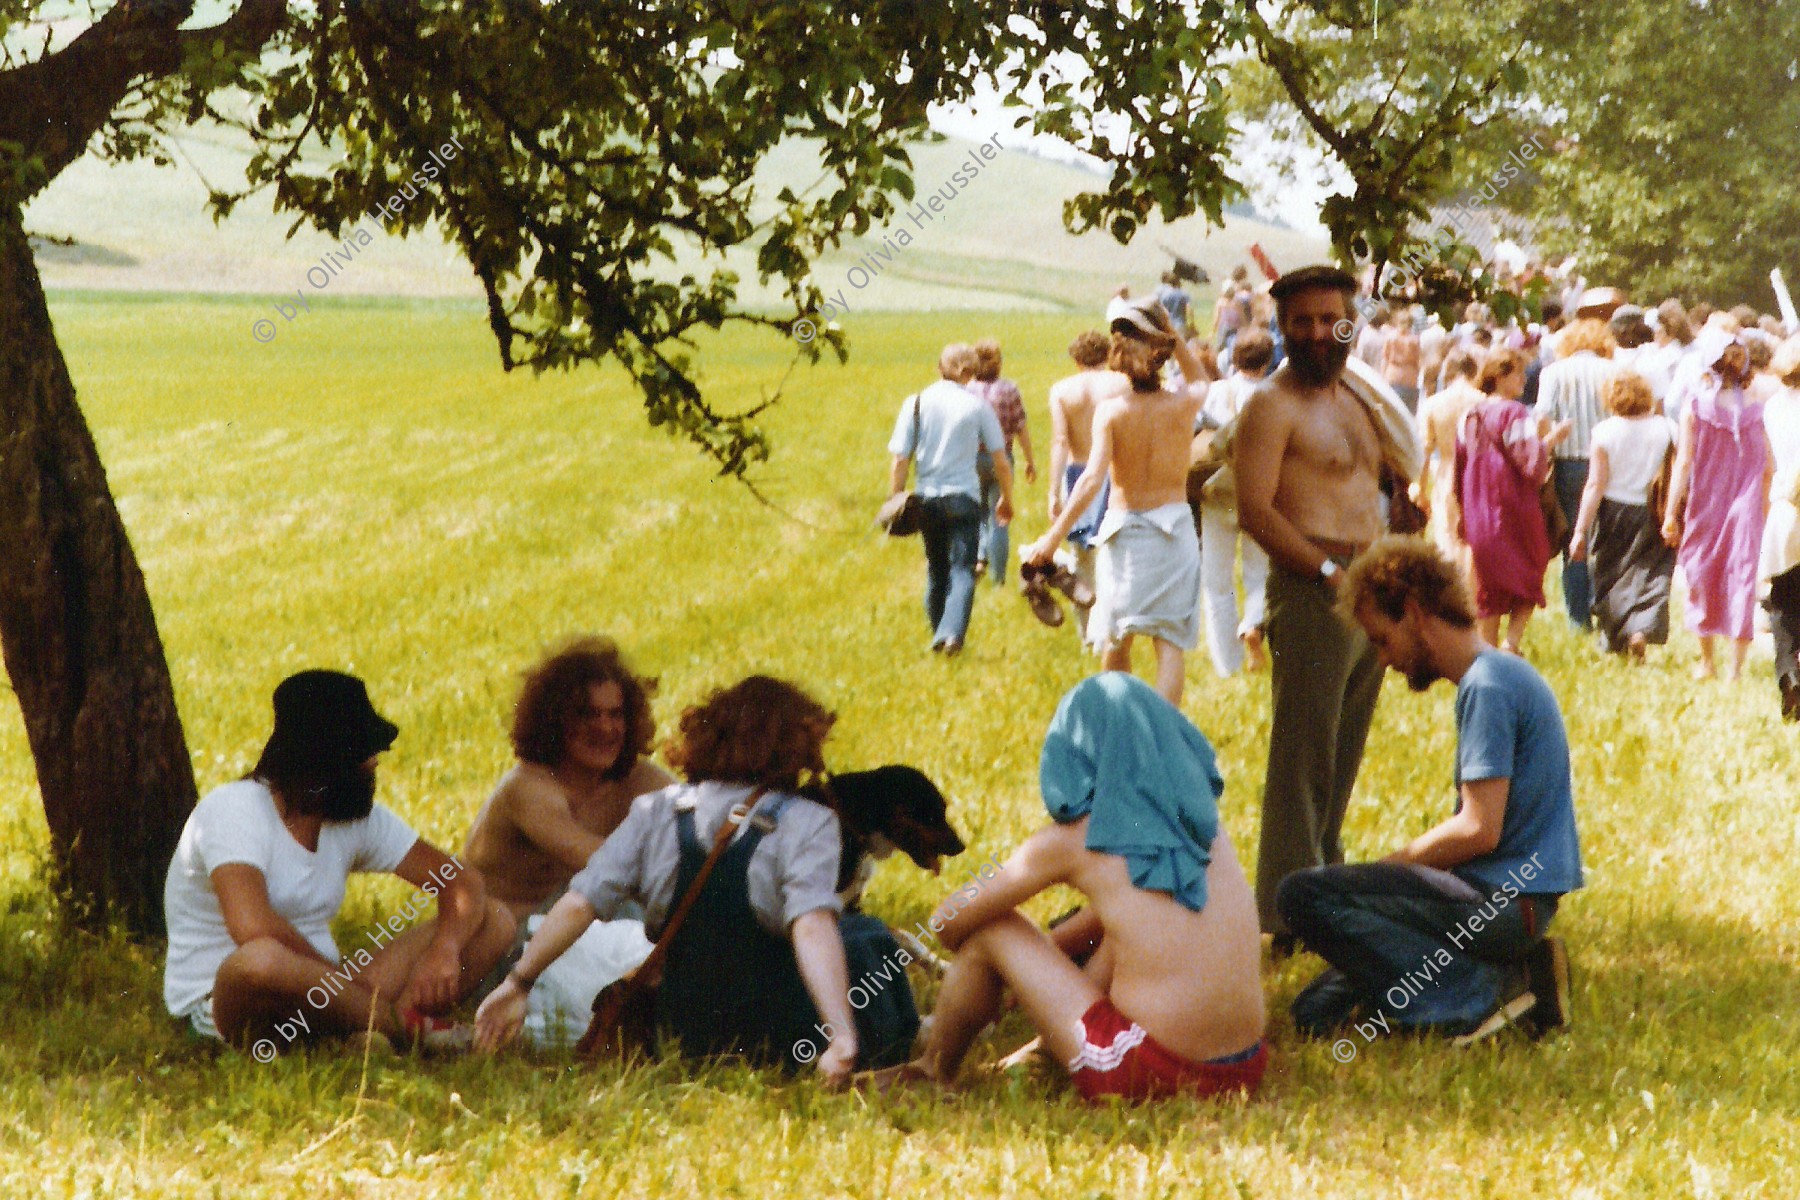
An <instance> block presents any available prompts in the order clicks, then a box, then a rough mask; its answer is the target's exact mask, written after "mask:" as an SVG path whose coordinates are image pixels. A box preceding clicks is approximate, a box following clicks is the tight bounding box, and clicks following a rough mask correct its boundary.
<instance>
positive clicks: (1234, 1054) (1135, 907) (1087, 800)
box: [876, 672, 1268, 1100]
mask: <svg viewBox="0 0 1800 1200" xmlns="http://www.w3.org/2000/svg"><path fill="white" fill-rule="evenodd" d="M1040 779H1041V783H1042V786H1043V791H1044V802H1045V806H1046V807H1047V808H1048V809H1049V811H1050V814H1051V816H1052V817H1054V818H1055V822H1054V823H1052V824H1050V825H1048V826H1046V827H1045V828H1043V829H1040V830H1039V831H1038V832H1036V833H1034V834H1032V835H1031V836H1030V837H1029V838H1027V839H1026V840H1025V842H1024V843H1023V844H1022V845H1021V846H1020V847H1019V848H1018V849H1017V850H1016V851H1014V852H1013V854H1012V856H1011V857H1010V858H1008V859H1007V860H1006V863H1005V864H1004V866H1003V867H1002V868H1001V870H1000V871H999V873H998V874H996V875H995V876H993V877H992V878H991V879H989V880H987V881H986V882H985V883H983V884H980V885H978V886H975V887H974V888H973V891H974V894H973V895H972V896H971V895H970V894H969V893H970V891H971V888H964V889H962V890H961V891H959V892H958V893H956V894H955V895H953V896H952V897H951V898H950V899H949V900H946V901H945V902H944V904H942V905H941V906H940V907H939V908H938V911H937V912H936V913H935V914H934V915H933V916H932V918H931V921H930V924H931V928H932V930H933V931H934V932H936V933H937V935H938V937H939V938H940V939H941V940H942V942H943V944H944V945H945V946H946V947H948V948H950V949H953V950H955V951H956V958H955V960H954V961H953V962H952V963H951V966H950V970H949V973H948V974H946V975H945V977H944V986H943V990H942V991H941V992H939V994H938V1002H937V1007H936V1009H935V1011H934V1012H933V1014H932V1023H931V1033H930V1035H929V1037H928V1038H927V1041H926V1045H925V1050H924V1053H923V1054H922V1055H921V1056H920V1057H919V1058H918V1059H917V1060H915V1061H914V1062H912V1063H909V1064H908V1065H906V1066H905V1067H897V1068H894V1069H893V1072H892V1073H891V1074H890V1075H889V1077H888V1078H885V1079H879V1080H877V1081H876V1082H877V1083H878V1084H887V1083H891V1082H894V1081H896V1080H902V1081H903V1080H913V1081H932V1082H937V1083H941V1084H948V1083H950V1082H951V1081H952V1080H953V1079H954V1078H955V1076H956V1073H957V1069H958V1068H959V1067H960V1065H961V1064H962V1060H963V1057H964V1055H966V1054H967V1052H968V1050H969V1047H970V1046H971V1044H973V1042H974V1040H975V1038H976V1036H977V1035H978V1034H979V1033H980V1032H981V1030H982V1029H983V1028H985V1027H986V1025H987V1024H988V1022H990V1021H991V1020H993V1019H994V1017H995V1016H996V1015H997V1014H998V1012H999V1010H1000V1005H1001V1001H1002V998H1003V995H1004V992H1005V991H1006V990H1008V989H1010V990H1011V992H1012V993H1013V995H1014V996H1015V997H1017V999H1018V1003H1019V1006H1020V1008H1022V1009H1023V1010H1024V1012H1025V1013H1026V1014H1027V1015H1028V1016H1029V1017H1030V1018H1031V1022H1032V1024H1033V1025H1035V1026H1036V1027H1037V1028H1038V1031H1039V1032H1040V1033H1041V1034H1042V1039H1043V1044H1044V1047H1045V1048H1046V1049H1047V1050H1048V1051H1049V1052H1050V1053H1051V1054H1052V1055H1054V1056H1055V1057H1056V1058H1057V1059H1058V1060H1060V1061H1061V1062H1063V1063H1065V1064H1067V1066H1068V1068H1069V1074H1070V1079H1071V1082H1072V1083H1073V1084H1074V1086H1075V1089H1076V1090H1077V1091H1078V1092H1079V1093H1080V1094H1081V1095H1082V1096H1083V1097H1084V1098H1086V1099H1089V1100H1094V1099H1097V1098H1099V1097H1101V1096H1107V1095H1117V1096H1122V1097H1125V1098H1127V1099H1133V1100H1145V1099H1154V1098H1158V1097H1163V1096H1171V1095H1176V1094H1186V1095H1219V1094H1224V1093H1230V1092H1248V1091H1253V1090H1254V1089H1255V1088H1256V1087H1257V1085H1258V1084H1259V1083H1260V1082H1261V1079H1262V1074H1263V1070H1264V1067H1265V1065H1266V1064H1267V1062H1268V1051H1267V1048H1266V1046H1265V1045H1264V1043H1263V1040H1262V1037H1263V1028H1264V1023H1265V1011H1264V1005H1263V993H1262V984H1261V980H1260V978H1259V974H1258V962H1259V958H1260V940H1259V935H1258V930H1257V919H1256V905H1255V902H1254V901H1253V899H1252V898H1251V894H1250V886H1249V884H1248V882H1247V881H1246V880H1245V878H1244V871H1243V868H1242V867H1241V866H1239V865H1238V859H1237V854H1236V852H1235V851H1234V850H1233V848H1232V844H1231V839H1230V837H1228V836H1227V835H1226V832H1225V830H1224V828H1223V827H1222V826H1221V825H1220V824H1219V820H1218V808H1217V796H1218V793H1219V791H1220V789H1221V788H1222V787H1223V784H1222V782H1221V781H1220V779H1219V775H1218V770H1217V767H1216V765H1215V764H1214V761H1213V755H1212V749H1211V747H1210V746H1208V745H1207V742H1206V739H1205V738H1204V737H1203V736H1202V735H1201V734H1200V732H1199V730H1197V729H1195V728H1194V727H1193V725H1192V724H1190V723H1189V722H1188V720H1187V719H1186V718H1185V717H1183V716H1182V715H1181V713H1180V712H1179V711H1178V710H1177V709H1176V708H1175V707H1174V706H1173V705H1171V704H1169V703H1168V702H1167V701H1166V700H1164V699H1163V698H1162V697H1161V696H1159V695H1158V694H1157V693H1156V692H1155V691H1154V690H1153V689H1152V688H1151V687H1150V686H1149V685H1148V684H1146V683H1144V682H1143V681H1141V680H1138V679H1135V678H1133V677H1132V676H1130V675H1126V674H1124V673H1122V672H1107V673H1104V674H1101V675H1096V676H1094V677H1092V678H1089V679H1085V680H1083V681H1082V682H1081V683H1079V684H1077V685H1076V686H1075V687H1074V689H1072V690H1071V691H1070V692H1069V694H1068V695H1067V696H1065V697H1064V698H1063V702H1062V704H1061V705H1060V706H1059V707H1058V709H1057V714H1056V718H1055V720H1054V721H1053V722H1052V723H1051V727H1050V732H1049V734H1048V736H1047V737H1046V739H1045V747H1044V754H1043V760H1042V764H1041V767H1040ZM1059 883H1060V884H1065V885H1067V886H1069V887H1072V888H1075V889H1076V890H1078V891H1080V892H1081V893H1082V894H1083V895H1084V896H1086V897H1087V900H1088V904H1089V908H1088V913H1090V914H1092V915H1093V916H1094V917H1095V918H1097V920H1098V923H1099V925H1100V926H1101V928H1102V930H1103V934H1104V936H1103V938H1102V940H1101V943H1100V948H1099V950H1098V951H1096V952H1095V954H1094V956H1093V957H1092V959H1090V960H1089V962H1088V964H1087V967H1086V968H1085V969H1083V968H1081V967H1077V966H1076V965H1075V963H1074V962H1072V961H1071V960H1070V959H1069V957H1068V955H1067V954H1065V953H1064V952H1063V951H1061V950H1059V949H1058V948H1057V946H1056V944H1055V943H1054V942H1052V941H1051V939H1050V937H1049V936H1048V935H1046V934H1045V933H1044V932H1043V931H1041V930H1040V929H1038V927H1037V926H1036V925H1034V924H1033V923H1032V922H1031V921H1029V920H1027V919H1026V918H1025V917H1024V916H1022V915H1021V914H1020V913H1019V912H1018V906H1019V905H1021V904H1023V903H1025V901H1027V900H1029V899H1030V898H1031V897H1033V896H1035V895H1037V894H1038V893H1039V892H1041V891H1043V890H1044V889H1045V888H1047V887H1050V886H1052V885H1053V884H1059Z"/></svg>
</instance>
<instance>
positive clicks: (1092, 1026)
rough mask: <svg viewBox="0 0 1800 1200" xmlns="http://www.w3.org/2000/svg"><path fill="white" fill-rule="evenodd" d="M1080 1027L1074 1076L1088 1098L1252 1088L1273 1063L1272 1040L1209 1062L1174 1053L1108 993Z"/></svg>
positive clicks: (1072, 1067) (1210, 1093)
mask: <svg viewBox="0 0 1800 1200" xmlns="http://www.w3.org/2000/svg"><path fill="white" fill-rule="evenodd" d="M1079 1028H1080V1032H1081V1041H1082V1045H1081V1050H1080V1052H1079V1053H1078V1054H1076V1056H1075V1058H1074V1061H1072V1062H1071V1063H1070V1064H1069V1077H1070V1078H1071V1079H1072V1080H1073V1081H1074V1084H1075V1090H1076V1091H1077V1092H1080V1093H1081V1097H1082V1099H1084V1100H1097V1099H1099V1098H1100V1097H1101V1096H1123V1097H1124V1098H1126V1099H1127V1100H1154V1099H1160V1098H1162V1097H1165V1096H1175V1095H1189V1096H1222V1095H1225V1094H1227V1093H1230V1092H1244V1093H1249V1092H1253V1091H1255V1090H1256V1087H1257V1085H1258V1084H1259V1083H1261V1082H1262V1077H1263V1068H1265V1067H1267V1066H1268V1065H1269V1048H1268V1043H1266V1042H1263V1041H1261V1040H1258V1041H1257V1043H1256V1045H1254V1046H1252V1047H1250V1048H1249V1049H1248V1050H1245V1051H1244V1052H1243V1053H1242V1054H1233V1055H1230V1056H1228V1057H1227V1058H1223V1059H1217V1058H1215V1059H1209V1060H1207V1061H1206V1062H1191V1061H1189V1060H1188V1059H1185V1058H1181V1057H1180V1056H1178V1055H1175V1054H1171V1053H1169V1051H1168V1050H1166V1049H1164V1048H1163V1047H1162V1046H1161V1045H1159V1044H1158V1043H1157V1041H1156V1039H1155V1038H1153V1037H1151V1036H1150V1035H1149V1034H1148V1033H1146V1032H1145V1031H1144V1027H1143V1026H1142V1025H1139V1024H1138V1023H1137V1022H1135V1021H1133V1020H1131V1019H1130V1018H1129V1017H1127V1016H1126V1015H1125V1014H1124V1013H1122V1012H1120V1011H1119V1010H1118V1009H1116V1008H1114V1007H1113V1002H1112V1001H1111V1000H1109V999H1107V998H1106V997H1104V996H1102V997H1101V998H1100V999H1098V1000H1096V1001H1094V1006H1093V1007H1092V1008H1090V1009H1088V1010H1087V1012H1085V1013H1084V1014H1082V1017H1081V1023H1080V1027H1079Z"/></svg>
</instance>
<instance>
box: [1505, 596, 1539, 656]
mask: <svg viewBox="0 0 1800 1200" xmlns="http://www.w3.org/2000/svg"><path fill="white" fill-rule="evenodd" d="M1533 611H1535V610H1534V609H1533V608H1532V606H1531V605H1529V604H1521V605H1519V606H1518V607H1517V608H1515V609H1513V610H1512V620H1511V622H1509V623H1508V625H1507V627H1506V648H1507V649H1508V650H1511V651H1512V652H1513V653H1514V654H1520V655H1522V654H1524V653H1525V626H1527V625H1529V624H1530V623H1531V614H1532V612H1533Z"/></svg>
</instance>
